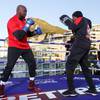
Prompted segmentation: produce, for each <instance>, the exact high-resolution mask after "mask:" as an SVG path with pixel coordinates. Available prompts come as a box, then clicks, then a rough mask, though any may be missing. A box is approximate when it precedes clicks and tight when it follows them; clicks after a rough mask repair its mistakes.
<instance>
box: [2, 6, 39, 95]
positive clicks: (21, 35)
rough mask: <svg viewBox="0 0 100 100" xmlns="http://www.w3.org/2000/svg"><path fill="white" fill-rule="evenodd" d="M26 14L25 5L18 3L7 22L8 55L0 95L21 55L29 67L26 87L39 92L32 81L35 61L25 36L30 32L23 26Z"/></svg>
mask: <svg viewBox="0 0 100 100" xmlns="http://www.w3.org/2000/svg"><path fill="white" fill-rule="evenodd" d="M26 14H27V9H26V7H25V6H23V5H19V6H18V7H17V10H16V15H14V16H13V17H12V18H11V19H10V20H9V21H8V24H7V29H8V57H7V65H6V67H5V69H4V72H3V75H2V77H1V81H0V96H3V95H4V89H5V82H7V80H8V78H9V76H10V74H11V71H12V69H13V67H14V65H15V63H16V61H17V59H18V58H19V57H20V56H22V58H23V59H24V60H25V62H26V63H27V64H28V68H29V75H30V79H29V85H28V89H29V90H32V91H33V92H40V89H39V88H38V87H37V86H36V85H35V81H34V79H35V75H36V72H35V69H36V62H35V59H34V55H33V53H32V50H31V49H30V46H29V44H28V42H27V37H28V36H32V35H31V33H32V32H29V31H25V28H27V27H25V24H26V19H25V17H26ZM29 23H30V22H29ZM31 24H34V22H32V23H31ZM33 33H34V32H33Z"/></svg>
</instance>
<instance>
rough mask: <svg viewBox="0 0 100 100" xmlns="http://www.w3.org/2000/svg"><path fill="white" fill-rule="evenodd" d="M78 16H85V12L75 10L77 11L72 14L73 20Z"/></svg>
mask: <svg viewBox="0 0 100 100" xmlns="http://www.w3.org/2000/svg"><path fill="white" fill-rule="evenodd" d="M78 17H83V14H82V12H81V11H75V12H74V13H73V14H72V18H73V20H76V19H77V18H78Z"/></svg>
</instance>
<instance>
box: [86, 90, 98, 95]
mask: <svg viewBox="0 0 100 100" xmlns="http://www.w3.org/2000/svg"><path fill="white" fill-rule="evenodd" d="M85 93H86V94H91V95H93V96H95V95H97V91H96V89H88V90H87V91H85Z"/></svg>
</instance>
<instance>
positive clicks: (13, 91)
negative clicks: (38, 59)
mask: <svg viewBox="0 0 100 100" xmlns="http://www.w3.org/2000/svg"><path fill="white" fill-rule="evenodd" d="M93 80H94V83H95V84H96V87H97V90H98V92H100V76H93ZM28 81H29V80H28V78H15V79H10V80H9V82H8V83H9V84H7V85H6V89H5V94H6V95H7V98H6V99H7V100H15V99H16V100H100V93H98V95H97V96H92V95H87V94H85V93H84V91H86V90H87V83H86V81H85V78H84V76H82V75H81V76H75V77H74V81H75V87H76V91H77V92H78V93H79V95H78V96H76V97H64V96H63V95H62V92H63V91H65V90H66V89H67V84H66V76H64V75H61V76H43V77H37V78H36V80H35V82H36V84H37V86H38V87H40V88H41V90H42V92H41V93H39V94H36V93H33V92H31V91H29V90H28V89H27V86H28ZM3 100H4V99H3Z"/></svg>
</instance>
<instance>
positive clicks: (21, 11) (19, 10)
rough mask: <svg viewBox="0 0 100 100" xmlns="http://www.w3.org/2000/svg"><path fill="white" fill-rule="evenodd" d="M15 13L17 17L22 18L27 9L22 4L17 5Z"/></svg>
mask: <svg viewBox="0 0 100 100" xmlns="http://www.w3.org/2000/svg"><path fill="white" fill-rule="evenodd" d="M16 14H17V15H18V17H19V19H21V20H22V19H24V18H25V17H26V14H27V9H26V7H25V6H24V5H18V7H17V10H16Z"/></svg>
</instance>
